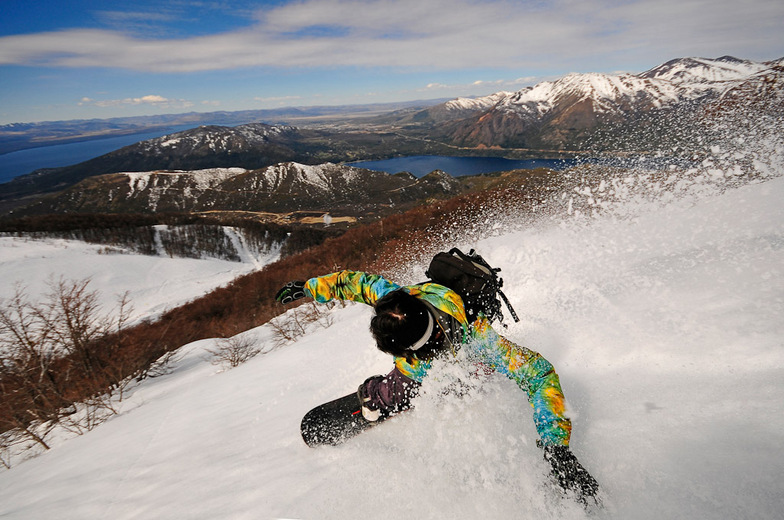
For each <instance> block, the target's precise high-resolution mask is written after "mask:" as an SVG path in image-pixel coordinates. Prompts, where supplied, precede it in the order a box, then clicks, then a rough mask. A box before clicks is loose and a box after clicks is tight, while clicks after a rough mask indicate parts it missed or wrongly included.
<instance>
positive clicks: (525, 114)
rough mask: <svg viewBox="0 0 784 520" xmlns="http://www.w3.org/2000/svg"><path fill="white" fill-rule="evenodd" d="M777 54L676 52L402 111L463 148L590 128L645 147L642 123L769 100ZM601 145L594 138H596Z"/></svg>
mask: <svg viewBox="0 0 784 520" xmlns="http://www.w3.org/2000/svg"><path fill="white" fill-rule="evenodd" d="M782 66H784V58H782V59H778V60H775V61H769V62H764V63H760V62H753V61H748V60H741V59H737V58H733V57H731V56H724V57H721V58H718V59H705V58H682V59H676V60H672V61H669V62H667V63H664V64H662V65H660V66H658V67H655V68H653V69H650V70H648V71H646V72H643V73H641V74H628V73H625V74H599V73H588V74H569V75H567V76H564V77H562V78H560V79H557V80H555V81H545V82H542V83H539V84H537V85H534V86H531V87H526V88H524V89H521V90H519V91H517V92H499V93H496V94H493V95H491V96H487V97H483V98H473V99H463V98H458V99H455V100H452V101H448V102H446V103H443V104H441V105H438V106H435V107H431V108H427V109H424V110H422V111H420V112H417V113H415V114H413V115H410V116H407V117H406V119H405V121H406V122H408V123H409V124H413V125H416V124H418V125H420V126H426V127H427V128H428V131H429V132H430V133H431V134H432V136H433V137H437V138H439V139H441V140H444V141H445V142H449V143H451V144H453V145H458V146H463V147H477V148H483V147H487V148H492V147H497V148H507V149H508V148H531V149H551V150H586V149H593V148H595V147H596V145H597V144H598V140H597V139H596V138H595V134H596V133H599V135H601V136H602V137H603V138H605V139H606V138H607V135H608V134H610V139H609V140H608V143H602V144H609V143H613V144H615V145H616V146H617V144H618V143H619V141H620V139H619V138H620V137H626V138H628V137H629V135H628V134H629V130H630V129H634V131H635V132H634V133H635V135H636V136H637V137H638V138H637V139H635V140H632V141H629V142H627V143H626V146H627V147H631V148H633V149H636V150H650V149H651V148H652V147H655V146H658V145H659V144H660V143H659V142H658V140H653V141H652V140H650V135H646V131H645V128H646V127H651V126H656V127H664V128H672V127H675V126H678V125H682V124H683V123H684V121H686V120H689V121H695V120H697V119H699V118H700V117H701V116H704V111H705V110H706V107H709V106H711V105H712V104H715V103H718V102H720V101H721V100H722V98H723V97H725V96H727V95H729V93H730V92H737V91H744V90H759V88H758V87H755V86H759V85H763V84H767V85H768V86H769V87H771V88H770V90H772V91H774V92H777V93H778V97H777V96H776V95H774V96H771V97H769V98H768V99H767V100H766V101H767V105H768V107H777V106H779V103H778V102H777V101H778V100H779V98H780V95H781V92H782V91H783V90H784V82H782V79H781V78H782V73H783V72H784V69H783V68H782ZM600 146H601V145H600Z"/></svg>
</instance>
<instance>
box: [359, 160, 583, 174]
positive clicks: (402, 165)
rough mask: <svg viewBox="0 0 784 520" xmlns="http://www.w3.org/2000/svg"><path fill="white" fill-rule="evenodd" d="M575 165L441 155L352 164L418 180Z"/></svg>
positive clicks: (555, 168)
mask: <svg viewBox="0 0 784 520" xmlns="http://www.w3.org/2000/svg"><path fill="white" fill-rule="evenodd" d="M575 164H576V161H575V160H574V159H504V158H501V157H442V156H440V155H417V156H413V157H395V158H394V159H385V160H380V161H360V162H354V163H351V165H352V166H357V167H359V168H367V169H369V170H378V171H382V172H387V173H399V172H409V173H411V174H413V175H414V176H415V177H423V176H425V175H427V174H428V173H430V172H432V171H433V170H443V171H445V172H446V173H448V174H449V175H451V176H452V177H461V176H464V175H478V174H480V173H492V172H501V171H508V170H515V169H525V170H531V169H534V168H551V169H553V170H562V169H564V168H568V167H570V166H574V165H575Z"/></svg>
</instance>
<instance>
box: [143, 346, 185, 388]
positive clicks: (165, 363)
mask: <svg viewBox="0 0 784 520" xmlns="http://www.w3.org/2000/svg"><path fill="white" fill-rule="evenodd" d="M180 359H182V355H181V354H180V353H179V352H178V351H176V350H173V351H169V352H167V353H166V354H164V355H163V356H161V357H160V358H158V359H156V360H155V361H153V362H152V363H150V365H149V366H147V367H145V368H143V369H142V370H140V371H139V372H138V373H137V374H136V375H135V376H134V379H135V380H136V381H137V382H140V381H143V380H145V379H147V378H151V379H152V378H155V377H161V376H167V375H169V374H171V373H172V371H173V370H174V369H173V367H172V365H173V364H174V363H176V362H178V361H179V360H180Z"/></svg>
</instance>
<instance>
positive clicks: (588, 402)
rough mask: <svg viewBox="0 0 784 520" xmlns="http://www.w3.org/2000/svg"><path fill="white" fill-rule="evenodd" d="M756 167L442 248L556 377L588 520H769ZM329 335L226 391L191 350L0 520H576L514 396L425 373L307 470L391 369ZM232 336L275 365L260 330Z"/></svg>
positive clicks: (369, 352) (774, 452)
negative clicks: (474, 269)
mask: <svg viewBox="0 0 784 520" xmlns="http://www.w3.org/2000/svg"><path fill="white" fill-rule="evenodd" d="M777 139H779V140H780V138H777ZM757 145H758V143H754V146H757ZM771 152H772V153H773V154H774V155H775V153H781V152H782V147H781V144H780V143H779V142H776V143H773V148H772V149H771ZM767 157H768V158H769V157H770V156H767ZM746 164H749V163H746ZM773 165H774V166H775V168H776V169H774V170H771V169H770V164H768V166H766V169H765V174H764V175H761V176H760V177H759V178H758V179H757V180H756V181H754V182H751V183H746V184H745V185H743V186H740V187H735V188H730V189H726V190H723V189H717V185H718V187H719V188H720V187H721V184H722V183H721V181H720V180H719V179H722V178H724V177H725V176H726V177H728V178H735V177H737V176H738V171H729V170H727V167H724V166H721V165H720V164H719V163H718V162H717V163H716V164H714V165H711V167H710V170H709V175H706V176H693V177H692V180H691V181H686V180H685V179H683V178H681V180H680V181H679V182H678V183H677V188H678V193H679V195H680V196H679V197H669V200H666V199H667V197H668V194H671V193H672V192H671V191H669V190H670V189H674V188H675V187H676V183H675V182H672V183H669V184H668V182H667V180H666V179H664V180H663V179H661V178H658V179H657V184H656V185H653V184H649V183H643V182H640V180H641V179H646V177H645V176H644V175H642V174H641V175H640V176H639V177H635V176H633V175H630V176H628V177H626V178H624V179H621V180H620V181H619V183H618V184H615V185H612V184H608V185H602V186H601V187H600V189H595V188H594V189H591V190H588V189H581V190H575V191H572V192H571V193H570V194H565V196H564V199H563V205H562V206H561V207H562V208H564V209H563V211H562V212H561V213H557V212H556V213H550V214H548V215H547V216H545V217H543V218H542V219H541V220H539V221H538V222H535V223H533V224H531V225H528V226H525V227H522V228H520V227H517V226H516V225H515V224H517V223H515V222H511V221H510V222H504V223H503V224H504V225H501V226H496V227H495V228H494V231H493V233H491V235H490V236H487V237H485V238H483V239H482V240H479V241H477V242H474V243H470V244H469V243H458V244H455V245H458V246H462V247H465V248H467V247H475V248H476V249H478V250H479V251H480V253H481V254H482V255H483V256H484V257H485V258H487V259H488V260H490V261H491V262H492V263H493V264H495V265H497V266H499V267H501V268H502V269H503V271H502V276H503V277H504V279H505V285H504V289H505V291H506V294H507V296H509V298H510V300H511V301H512V303H513V304H514V306H515V307H516V309H517V311H518V313H519V314H520V315H521V317H522V321H521V322H520V323H519V324H514V325H510V326H509V328H508V329H506V330H505V331H504V334H505V335H507V336H508V337H509V338H511V339H512V340H514V341H516V342H519V343H521V344H523V345H527V346H529V347H530V348H533V349H535V350H538V351H539V352H541V353H542V354H543V355H544V356H545V357H547V358H548V359H549V360H550V361H552V362H553V364H554V365H555V367H556V369H557V370H558V372H559V374H560V376H561V382H562V384H563V387H564V391H565V393H566V396H567V399H568V400H569V404H570V412H571V414H572V417H573V421H574V433H573V437H572V448H573V450H574V452H575V453H576V454H577V455H578V457H579V458H580V460H581V461H582V462H583V463H584V465H585V466H586V467H587V468H588V469H589V470H590V471H591V472H592V473H593V474H594V476H595V477H596V478H597V479H598V480H599V482H600V483H601V485H602V487H603V490H604V493H605V497H604V502H605V508H604V510H601V511H596V512H594V514H593V515H592V518H608V519H619V520H620V519H623V520H628V519H633V520H637V519H651V520H661V519H668V520H670V519H681V518H682V519H689V520H693V519H701V520H702V519H727V518H732V519H755V520H758V519H777V518H780V515H781V511H782V510H783V509H784V493H783V492H782V491H781V482H782V481H784V455H782V453H781V446H782V445H783V444H784V413H782V412H784V404H782V403H784V378H783V377H782V376H784V348H782V347H784V344H782V341H783V340H782V338H784V320H782V314H784V272H783V268H782V266H784V247H782V246H784V206H782V204H781V201H782V200H784V177H782V176H781V172H782V170H781V163H780V161H779V162H776V163H773ZM670 180H677V179H670ZM579 199H590V200H589V201H588V202H587V203H586V204H588V205H589V206H590V207H593V208H595V211H593V212H592V214H590V215H589V214H587V213H586V212H583V213H581V214H580V213H578V212H576V211H575V208H577V207H588V206H586V205H585V204H582V205H581V204H580V203H579V202H580V200H579ZM665 200H666V203H664V202H665ZM567 208H568V209H571V210H572V211H571V212H569V211H567ZM17 247H20V248H21V247H24V245H19V246H17ZM4 254H5V253H4ZM122 259H123V257H111V260H115V261H117V262H119V261H120V260H122ZM113 265H114V267H113V268H112V267H105V268H103V267H101V266H100V265H96V266H95V268H94V269H95V271H94V272H95V276H96V277H102V276H106V275H105V274H104V273H105V271H106V270H113V271H117V270H118V266H120V267H119V268H121V269H125V270H128V271H129V273H135V275H136V279H139V280H143V279H145V277H144V276H142V274H141V273H142V271H141V269H143V267H134V266H130V265H128V264H122V263H115V264H113ZM406 267H407V268H405V269H403V270H401V272H402V273H404V274H401V275H400V279H399V280H398V281H400V282H403V283H409V282H414V281H417V280H419V279H421V278H422V273H423V270H424V266H423V265H416V266H406ZM313 274H314V275H316V274H321V273H313ZM167 276H173V275H167V274H161V275H159V279H160V280H167V278H166V277H167ZM168 281H171V280H168ZM285 281H286V280H281V283H283V282H285ZM127 284H128V285H127V288H130V289H133V288H134V287H135V286H134V278H133V277H129V279H128V281H127ZM178 284H179V285H186V282H185V281H179V282H178ZM330 312H331V313H332V317H333V320H334V323H333V324H332V326H330V327H328V328H320V327H315V328H313V329H312V330H311V332H310V334H309V335H307V336H305V337H303V338H301V339H300V340H299V341H297V342H295V343H290V344H288V345H286V346H283V347H281V348H278V349H276V350H272V351H271V352H269V353H267V354H264V355H260V356H257V357H255V358H253V359H252V360H250V361H249V362H247V363H245V364H244V365H241V366H239V367H238V368H235V369H231V370H222V369H221V368H219V367H217V366H214V365H212V364H211V363H210V362H209V359H208V358H207V352H206V350H207V349H209V348H213V347H214V345H215V343H214V341H212V340H205V341H200V342H197V343H194V344H191V345H187V346H185V347H184V348H183V349H182V352H183V356H182V358H181V359H180V360H179V361H178V362H177V363H176V365H175V366H174V371H173V372H172V373H171V374H169V375H167V376H163V377H159V378H156V379H153V380H148V381H145V382H143V383H142V384H141V385H140V386H139V387H137V388H136V389H135V391H134V392H133V393H132V395H130V396H129V397H127V398H126V399H125V400H124V401H123V403H122V411H121V413H120V414H119V415H117V416H115V417H113V418H112V419H111V420H110V421H108V422H107V423H105V424H103V425H101V426H100V427H98V428H97V429H95V430H93V431H92V432H89V433H87V434H85V435H83V436H80V437H76V438H63V439H61V440H60V441H58V442H54V443H53V444H55V447H54V448H53V449H52V450H50V451H48V452H46V453H44V454H42V455H40V456H38V457H36V458H33V459H30V460H27V461H24V462H21V463H19V464H18V465H16V466H15V467H13V468H12V469H10V470H7V471H2V472H0V517H3V518H14V519H17V518H19V519H37V518H58V519H80V520H85V519H104V518H112V519H118V520H119V519H135V518H144V519H149V518H187V519H215V518H231V519H242V518H248V519H251V518H252V519H274V518H299V519H324V520H330V519H340V520H344V519H363V520H364V519H368V518H373V519H384V518H391V519H410V518H416V519H425V518H433V519H441V518H453V519H477V518H520V517H522V518H537V519H578V518H586V517H587V516H586V513H585V512H584V511H583V510H582V509H581V508H580V507H578V506H577V505H576V504H574V503H571V502H569V501H563V500H561V499H560V498H559V497H557V496H555V495H554V494H553V493H552V492H551V491H550V490H549V489H548V488H546V487H545V486H544V484H543V482H544V481H545V475H546V472H547V467H546V465H545V463H544V462H543V461H542V458H541V452H540V451H539V449H538V448H537V447H536V446H535V440H536V435H535V430H534V428H533V425H532V421H531V409H530V407H529V405H528V404H527V403H526V402H525V399H524V397H523V395H522V394H521V392H520V391H519V390H518V389H517V388H516V387H515V386H514V385H513V384H512V383H511V382H509V381H507V380H505V379H502V378H498V377H492V376H491V377H489V379H487V380H485V381H484V382H483V384H481V385H479V384H476V385H474V384H471V383H473V382H475V380H473V379H471V377H470V376H468V375H467V373H466V372H465V371H464V369H463V368H461V367H460V366H455V365H447V364H444V365H441V366H439V367H437V368H436V369H435V372H434V373H433V376H434V377H431V378H429V380H428V383H427V385H426V386H425V387H424V391H423V395H422V396H421V397H420V398H419V400H418V403H417V408H416V409H415V410H414V411H412V412H409V413H408V414H406V415H404V416H401V417H398V418H396V419H394V420H391V421H389V422H387V423H385V424H384V425H382V426H380V427H378V428H376V429H374V430H372V431H370V432H367V433H365V434H363V435H361V436H359V437H357V438H356V439H354V440H353V441H351V442H349V443H347V444H346V445H344V446H341V447H336V448H320V449H309V448H307V447H306V446H305V445H304V444H303V443H302V441H301V440H300V438H299V422H300V419H301V417H302V416H303V414H305V413H306V412H307V411H308V410H309V409H310V408H312V407H313V406H316V405H318V404H320V403H322V402H325V401H327V400H330V399H332V398H335V397H339V396H342V395H345V394H348V393H350V392H353V391H355V390H356V387H357V385H358V384H359V383H361V382H362V381H363V380H364V379H365V378H366V377H367V376H370V375H373V374H377V373H384V372H386V371H388V370H389V369H390V368H391V366H390V360H389V359H388V358H386V357H385V356H384V355H382V354H380V353H378V352H377V351H376V350H375V349H374V347H373V346H372V340H371V337H370V334H369V332H368V330H367V328H368V321H369V318H370V309H368V308H367V307H365V306H362V305H349V306H347V307H346V308H339V307H337V308H335V309H334V310H332V311H330ZM244 334H245V335H247V336H250V337H253V338H256V340H257V341H258V342H259V345H262V346H267V347H269V346H270V345H272V339H273V338H272V331H271V330H270V328H269V326H264V327H260V328H258V329H255V330H251V331H247V332H246V333H244ZM455 377H461V378H463V379H465V380H466V381H467V382H469V384H470V385H471V386H472V389H471V390H470V391H469V392H468V393H467V394H466V395H465V396H464V397H463V398H462V399H457V398H455V397H444V396H442V395H441V394H440V392H439V386H440V385H441V384H443V382H445V381H449V380H451V379H453V378H455Z"/></svg>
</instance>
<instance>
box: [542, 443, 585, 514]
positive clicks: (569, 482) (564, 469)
mask: <svg viewBox="0 0 784 520" xmlns="http://www.w3.org/2000/svg"><path fill="white" fill-rule="evenodd" d="M544 459H545V460H546V461H547V462H549V463H550V465H551V466H552V467H553V470H552V475H553V478H554V479H555V481H556V482H557V483H558V485H559V486H561V488H562V489H563V490H564V491H573V492H574V493H575V494H576V495H577V500H578V501H579V502H581V503H582V504H585V505H587V504H588V498H593V500H594V501H596V502H597V503H598V500H597V499H596V493H598V492H599V483H598V482H596V479H595V478H593V477H592V476H591V474H590V473H588V471H586V469H585V468H584V467H582V465H581V464H580V462H579V461H578V460H577V457H575V456H574V454H573V453H572V452H571V450H569V447H568V446H545V447H544Z"/></svg>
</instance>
